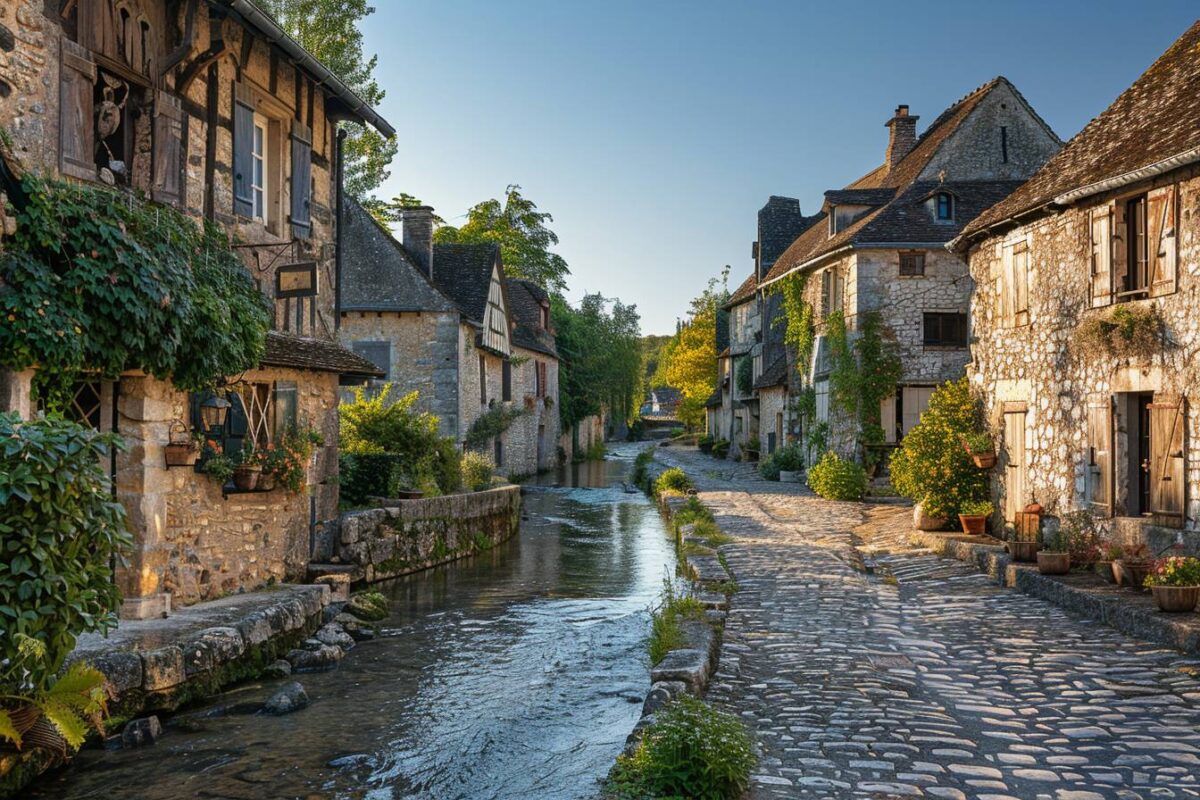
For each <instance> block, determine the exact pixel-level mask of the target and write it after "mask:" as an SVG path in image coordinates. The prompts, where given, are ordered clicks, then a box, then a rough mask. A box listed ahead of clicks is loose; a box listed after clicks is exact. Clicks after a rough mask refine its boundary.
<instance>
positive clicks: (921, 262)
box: [899, 250, 925, 278]
mask: <svg viewBox="0 0 1200 800" xmlns="http://www.w3.org/2000/svg"><path fill="white" fill-rule="evenodd" d="M905 262H908V264H909V265H910V266H909V267H908V268H907V269H905ZM912 264H916V267H915V268H913V267H912V266H911V265H912ZM899 275H900V277H901V278H923V277H925V254H924V253H922V252H921V251H919V250H914V251H911V252H901V253H900V267H899Z"/></svg>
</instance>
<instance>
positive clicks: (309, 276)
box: [275, 261, 317, 297]
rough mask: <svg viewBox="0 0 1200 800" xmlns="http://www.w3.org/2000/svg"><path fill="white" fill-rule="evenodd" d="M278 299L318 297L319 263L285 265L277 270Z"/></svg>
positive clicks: (276, 288) (276, 290)
mask: <svg viewBox="0 0 1200 800" xmlns="http://www.w3.org/2000/svg"><path fill="white" fill-rule="evenodd" d="M275 296H276V297H316V296H317V262H315V261H305V262H302V263H300V264H284V265H283V266H281V267H279V268H278V269H276V270H275Z"/></svg>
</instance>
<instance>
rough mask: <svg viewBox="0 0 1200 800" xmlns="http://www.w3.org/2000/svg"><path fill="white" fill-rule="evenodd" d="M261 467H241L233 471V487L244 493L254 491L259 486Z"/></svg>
mask: <svg viewBox="0 0 1200 800" xmlns="http://www.w3.org/2000/svg"><path fill="white" fill-rule="evenodd" d="M261 472H262V468H261V467H248V466H244V465H243V466H240V467H238V468H237V469H235V470H234V471H233V485H234V486H236V487H237V488H239V489H241V490H242V491H243V492H249V491H253V490H254V489H255V488H256V487H257V486H258V476H259V474H260V473H261Z"/></svg>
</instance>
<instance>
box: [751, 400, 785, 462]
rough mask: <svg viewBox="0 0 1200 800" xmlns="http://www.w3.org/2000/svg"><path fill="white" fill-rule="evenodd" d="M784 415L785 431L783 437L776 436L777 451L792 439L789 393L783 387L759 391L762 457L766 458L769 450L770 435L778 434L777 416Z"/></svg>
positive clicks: (759, 426)
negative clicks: (788, 404)
mask: <svg viewBox="0 0 1200 800" xmlns="http://www.w3.org/2000/svg"><path fill="white" fill-rule="evenodd" d="M777 414H782V415H783V431H782V436H776V439H775V447H776V449H778V448H780V447H782V446H783V445H785V444H787V443H788V440H789V439H790V438H791V437H790V430H791V429H790V425H791V424H792V421H791V413H790V412H789V411H788V408H787V392H786V391H785V390H784V387H782V386H773V387H771V388H769V389H759V390H758V429H759V430H758V435H759V438H760V439H761V440H762V452H761V454H760V456H763V457H765V456H766V455H767V450H768V434H771V433H778V431H776V429H775V428H776V426H775V423H776V415H777Z"/></svg>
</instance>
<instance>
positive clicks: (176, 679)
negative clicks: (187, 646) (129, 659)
mask: <svg viewBox="0 0 1200 800" xmlns="http://www.w3.org/2000/svg"><path fill="white" fill-rule="evenodd" d="M141 656H142V676H143V677H142V688H143V689H145V690H146V691H148V692H155V691H160V690H162V689H170V688H171V687H173V686H178V685H179V684H181V683H183V682H184V680H185V679H186V673H185V672H184V667H183V651H182V650H181V649H180V648H179V647H177V646H175V645H169V646H167V647H160V648H158V649H157V650H143V651H142V653H141Z"/></svg>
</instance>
